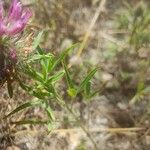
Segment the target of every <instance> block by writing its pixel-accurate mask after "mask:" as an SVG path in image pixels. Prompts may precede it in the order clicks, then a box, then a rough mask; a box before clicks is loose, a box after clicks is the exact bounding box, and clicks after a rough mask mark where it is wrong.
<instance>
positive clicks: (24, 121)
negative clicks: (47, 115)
mask: <svg viewBox="0 0 150 150" xmlns="http://www.w3.org/2000/svg"><path fill="white" fill-rule="evenodd" d="M11 123H12V124H16V125H23V124H33V125H36V124H47V121H41V120H35V119H32V120H21V121H15V122H11Z"/></svg>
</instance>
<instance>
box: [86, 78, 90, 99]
mask: <svg viewBox="0 0 150 150" xmlns="http://www.w3.org/2000/svg"><path fill="white" fill-rule="evenodd" d="M85 94H86V95H87V96H89V95H90V94H91V82H90V81H88V82H87V83H86V84H85Z"/></svg>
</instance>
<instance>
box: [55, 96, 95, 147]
mask: <svg viewBox="0 0 150 150" xmlns="http://www.w3.org/2000/svg"><path fill="white" fill-rule="evenodd" d="M56 99H57V103H58V104H59V105H60V106H61V107H63V108H65V109H67V110H68V111H69V112H70V113H71V115H72V116H73V117H74V119H75V120H76V121H77V123H78V124H79V126H80V127H81V129H82V130H83V131H84V132H85V133H86V135H87V137H88V138H89V139H90V141H91V142H92V144H93V146H94V149H95V150H98V147H97V144H96V142H95V141H94V139H93V137H92V136H91V134H90V133H89V131H88V129H87V128H86V127H85V126H84V125H83V123H82V122H81V121H80V120H79V119H78V116H77V115H76V114H75V113H74V111H73V110H72V109H71V108H70V107H69V106H68V104H66V103H65V102H64V100H63V99H62V98H60V96H59V95H58V94H57V96H56Z"/></svg>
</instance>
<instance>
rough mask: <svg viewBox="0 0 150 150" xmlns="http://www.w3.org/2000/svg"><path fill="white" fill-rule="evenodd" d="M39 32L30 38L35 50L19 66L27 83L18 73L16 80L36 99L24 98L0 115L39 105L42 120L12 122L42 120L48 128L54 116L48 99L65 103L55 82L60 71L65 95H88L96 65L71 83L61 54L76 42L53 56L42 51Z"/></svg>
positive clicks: (31, 122) (72, 47)
mask: <svg viewBox="0 0 150 150" xmlns="http://www.w3.org/2000/svg"><path fill="white" fill-rule="evenodd" d="M42 34H43V32H40V33H39V35H38V36H37V38H35V40H34V42H33V49H34V51H35V53H34V54H32V55H31V56H30V57H29V59H28V60H27V61H25V62H24V63H23V64H22V66H21V71H22V72H23V73H24V76H25V77H28V78H29V79H30V80H31V82H30V83H29V84H28V85H27V84H26V83H24V82H23V81H22V78H21V76H20V77H19V76H18V82H19V84H20V86H21V87H22V88H23V89H24V90H25V91H26V92H28V93H29V94H30V95H32V96H33V97H35V98H36V99H37V100H36V101H30V102H26V103H24V104H22V105H20V106H18V107H17V108H16V109H14V110H13V111H12V112H10V113H9V114H8V115H6V116H5V117H4V119H6V118H8V117H10V116H12V115H14V114H15V113H18V112H20V111H22V110H24V109H26V108H30V107H41V108H42V109H43V110H44V111H45V112H46V114H47V120H43V121H42V120H36V119H30V120H21V121H19V122H14V123H15V124H18V125H20V124H46V125H47V127H48V130H51V128H52V127H53V122H54V121H55V116H54V114H53V109H52V108H51V106H50V103H58V104H59V105H61V106H62V107H64V104H65V102H64V101H63V97H62V96H61V94H59V93H60V92H59V91H60V89H59V85H60V83H61V82H62V81H61V80H62V78H63V77H64V75H65V76H66V80H67V82H66V83H67V85H68V89H67V90H66V91H67V92H68V95H69V96H71V97H70V98H72V97H76V96H77V94H79V93H85V95H87V96H89V97H90V96H92V95H93V93H91V88H90V80H91V79H92V77H93V76H94V74H95V73H96V71H97V69H93V70H92V71H90V73H89V74H87V76H86V77H85V78H84V79H83V80H82V81H81V83H80V84H79V85H75V84H74V81H73V79H72V78H71V75H70V73H69V70H68V68H67V66H66V64H65V63H64V62H65V57H66V56H67V55H68V53H69V52H70V51H72V50H73V49H74V48H75V47H76V46H77V44H75V45H72V46H71V47H69V48H67V49H65V50H64V51H63V52H62V53H61V54H60V55H59V56H58V57H55V56H54V55H53V54H51V53H47V52H45V51H44V50H43V49H42V48H41V47H40V46H39V43H40V39H41V36H42ZM61 64H62V66H61ZM84 91H85V92H84ZM10 92H11V91H10ZM67 108H68V106H67Z"/></svg>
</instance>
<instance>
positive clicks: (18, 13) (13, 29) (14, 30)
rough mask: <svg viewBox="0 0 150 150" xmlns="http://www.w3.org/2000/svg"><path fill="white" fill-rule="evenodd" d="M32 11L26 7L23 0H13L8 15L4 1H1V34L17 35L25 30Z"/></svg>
mask: <svg viewBox="0 0 150 150" xmlns="http://www.w3.org/2000/svg"><path fill="white" fill-rule="evenodd" d="M31 15H32V13H31V11H30V10H28V9H24V8H23V6H22V4H21V2H20V1H18V0H12V3H11V6H10V8H9V10H8V13H7V15H5V16H4V8H3V3H2V2H0V35H1V36H2V35H10V36H12V35H15V34H18V33H20V32H21V31H23V29H24V28H25V26H26V24H27V22H28V20H29V19H30V17H31Z"/></svg>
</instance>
